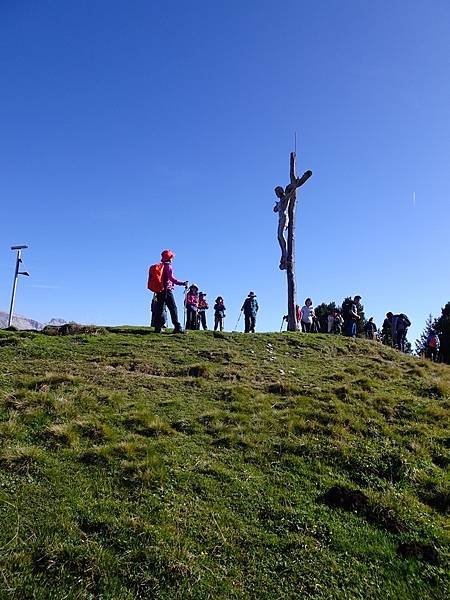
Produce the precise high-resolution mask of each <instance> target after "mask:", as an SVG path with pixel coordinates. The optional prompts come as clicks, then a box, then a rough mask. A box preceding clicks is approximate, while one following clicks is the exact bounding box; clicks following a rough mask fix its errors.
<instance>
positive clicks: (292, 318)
mask: <svg viewBox="0 0 450 600" xmlns="http://www.w3.org/2000/svg"><path fill="white" fill-rule="evenodd" d="M311 175H312V171H305V173H303V175H302V176H301V177H298V178H297V175H296V153H295V152H291V163H290V179H291V182H290V183H289V185H287V186H286V188H285V189H283V188H282V187H281V186H277V187H276V188H275V194H276V196H277V198H278V202H276V204H275V207H274V209H273V210H274V212H277V213H278V243H279V244H280V248H281V260H280V269H281V270H282V271H286V276H287V288H288V326H287V328H288V331H297V329H298V323H297V316H296V310H295V309H296V304H297V301H296V285H297V284H296V279H295V213H296V202H297V189H298V188H299V187H300V186H302V185H303V184H304V183H305V182H306V181H308V179H309V178H310V177H311ZM286 230H287V241H286V238H285V237H284V236H285V231H286Z"/></svg>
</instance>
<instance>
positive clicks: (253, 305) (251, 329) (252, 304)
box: [241, 292, 259, 333]
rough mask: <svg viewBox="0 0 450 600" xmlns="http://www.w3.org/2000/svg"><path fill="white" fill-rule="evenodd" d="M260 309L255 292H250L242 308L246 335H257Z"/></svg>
mask: <svg viewBox="0 0 450 600" xmlns="http://www.w3.org/2000/svg"><path fill="white" fill-rule="evenodd" d="M258 309H259V306H258V301H257V300H256V294H255V292H249V294H248V296H247V298H246V299H245V301H244V304H243V305H242V308H241V310H242V311H243V312H244V317H245V333H255V326H256V314H257V312H258Z"/></svg>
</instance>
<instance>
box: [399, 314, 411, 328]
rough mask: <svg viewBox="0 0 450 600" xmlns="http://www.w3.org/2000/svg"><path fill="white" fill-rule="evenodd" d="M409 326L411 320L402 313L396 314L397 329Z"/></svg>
mask: <svg viewBox="0 0 450 600" xmlns="http://www.w3.org/2000/svg"><path fill="white" fill-rule="evenodd" d="M410 326H411V321H410V320H409V319H408V317H407V316H406V315H405V314H404V313H400V314H399V315H398V321H397V329H408V327H410Z"/></svg>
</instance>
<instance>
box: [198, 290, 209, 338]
mask: <svg viewBox="0 0 450 600" xmlns="http://www.w3.org/2000/svg"><path fill="white" fill-rule="evenodd" d="M208 308H209V306H208V303H207V302H206V292H200V293H199V295H198V329H200V328H201V327H203V329H208V327H207V326H206V311H207V310H208Z"/></svg>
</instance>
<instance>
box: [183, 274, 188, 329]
mask: <svg viewBox="0 0 450 600" xmlns="http://www.w3.org/2000/svg"><path fill="white" fill-rule="evenodd" d="M187 289H188V287H187V284H186V285H185V286H184V300H183V329H184V330H185V331H186V312H187V306H186V295H187Z"/></svg>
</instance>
